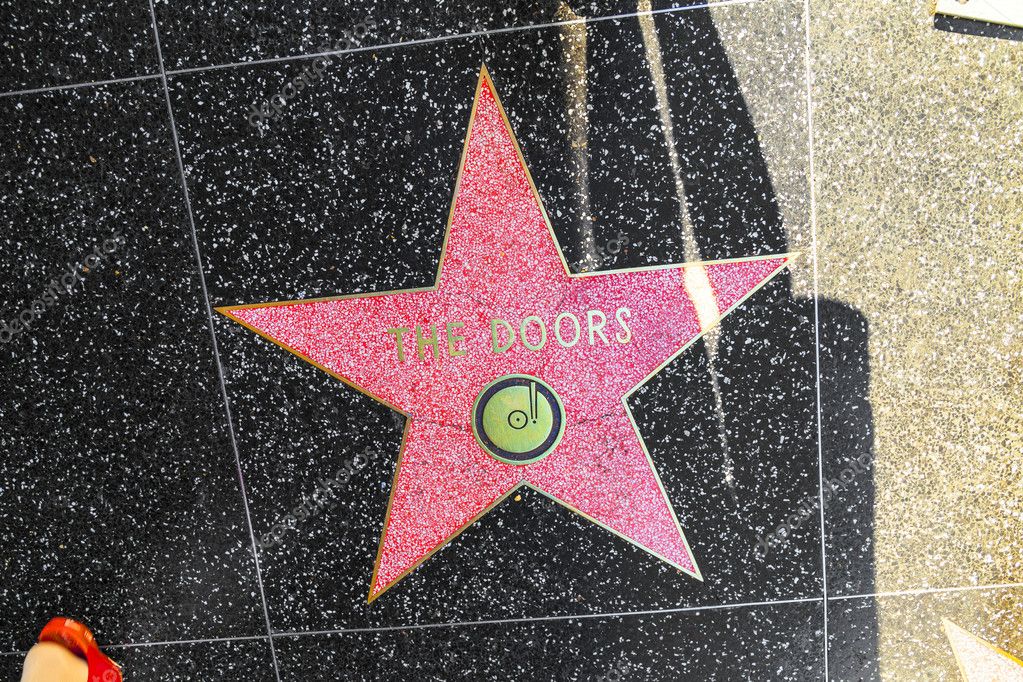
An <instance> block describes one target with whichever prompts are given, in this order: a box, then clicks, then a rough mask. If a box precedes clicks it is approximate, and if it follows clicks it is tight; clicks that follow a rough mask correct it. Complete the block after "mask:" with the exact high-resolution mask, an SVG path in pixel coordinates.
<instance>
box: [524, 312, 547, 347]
mask: <svg viewBox="0 0 1023 682" xmlns="http://www.w3.org/2000/svg"><path fill="white" fill-rule="evenodd" d="M530 322H536V323H537V324H538V325H540V343H539V345H535V346H534V345H533V344H531V343H530V342H529V338H528V337H527V336H526V327H527V326H529V323H530ZM519 333H520V334H521V335H522V345H523V346H525V347H526V348H528V349H529V350H540V349H541V348H543V347H544V345H545V344H546V343H547V325H545V324H544V323H543V320H541V319H540V318H539V317H537V316H536V315H530V316H529V317H527V318H526V319H524V320H522V324H520V325H519Z"/></svg>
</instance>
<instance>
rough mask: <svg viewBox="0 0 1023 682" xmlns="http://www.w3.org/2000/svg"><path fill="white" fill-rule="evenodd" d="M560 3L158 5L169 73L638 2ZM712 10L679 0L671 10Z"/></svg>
mask: <svg viewBox="0 0 1023 682" xmlns="http://www.w3.org/2000/svg"><path fill="white" fill-rule="evenodd" d="M570 4H571V7H570V6H569V4H566V3H562V2H556V1H555V0H539V1H536V2H522V1H518V2H508V3H500V4H495V3H492V2H487V1H486V0H469V1H468V2H460V3H452V4H448V3H436V2H404V3H393V2H386V1H384V2H377V1H374V2H365V3H341V2H336V1H332V2H311V1H310V0H285V1H283V2H278V3H272V4H265V3H254V2H239V1H237V0H231V1H229V2H226V3H220V4H219V5H217V6H215V7H213V6H209V5H208V3H203V2H199V1H198V0H186V1H185V2H181V1H180V0H175V1H174V2H169V1H168V0H157V2H156V11H157V18H158V21H159V25H160V34H161V36H162V37H163V40H164V52H165V55H166V59H167V68H168V69H186V68H196V67H202V66H208V65H211V64H224V63H234V62H246V61H254V60H259V59H272V58H278V57H292V56H299V55H303V54H316V53H318V52H324V51H327V50H332V49H351V48H356V49H357V48H362V47H372V46H375V45H390V44H394V43H407V42H413V41H422V40H428V39H431V38H445V37H450V36H455V35H460V34H466V33H478V32H481V31H494V30H503V29H512V28H516V27H524V26H531V25H537V24H547V23H554V22H566V21H572V20H578V19H582V18H592V17H608V16H614V15H618V14H631V13H634V12H635V11H636V9H637V7H638V5H637V3H636V2H634V1H633V2H629V1H628V0H586V1H585V2H579V3H570ZM697 4H707V3H703V2H696V0H674V1H673V2H670V3H665V5H666V6H667V7H686V6H689V5H697Z"/></svg>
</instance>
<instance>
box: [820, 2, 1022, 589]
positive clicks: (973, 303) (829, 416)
mask: <svg viewBox="0 0 1023 682" xmlns="http://www.w3.org/2000/svg"><path fill="white" fill-rule="evenodd" d="M925 10H926V8H924V7H923V6H920V7H916V8H913V7H911V6H908V5H907V6H905V7H900V8H899V9H898V10H891V13H889V11H888V10H882V9H880V8H876V7H872V6H870V3H843V2H834V3H831V2H823V3H820V4H819V11H820V17H821V18H820V20H819V21H817V22H815V23H813V24H812V26H814V44H815V45H816V46H817V49H816V51H815V52H814V65H815V66H814V68H815V83H816V86H815V91H814V98H815V101H816V103H817V105H816V110H815V126H816V128H815V131H816V137H815V139H816V146H815V150H814V151H815V159H816V172H817V180H816V185H817V187H818V191H819V196H818V197H817V206H818V212H819V217H818V241H819V259H820V292H819V293H820V296H821V297H822V299H837V300H843V301H845V302H847V303H848V304H849V305H851V306H852V307H854V308H855V309H856V310H857V311H859V312H858V319H857V318H852V317H845V318H844V319H842V320H841V321H840V326H841V330H839V329H838V328H835V329H830V330H829V329H828V328H827V327H826V326H824V325H822V328H821V333H822V336H824V335H829V336H832V337H836V340H837V339H838V337H841V339H840V340H841V343H842V344H843V346H844V350H842V351H841V352H843V353H850V352H855V353H856V354H858V355H862V354H863V353H866V357H867V358H868V359H869V364H868V363H866V362H862V361H861V364H860V367H859V368H858V369H855V368H854V367H852V366H850V367H848V368H846V370H844V371H843V370H840V369H839V368H835V369H834V370H833V371H832V372H830V377H829V379H825V376H824V375H822V390H823V391H824V393H823V394H822V404H823V403H824V402H825V401H831V402H832V403H835V404H836V409H835V410H828V411H827V412H826V413H825V420H826V423H827V427H826V428H825V431H826V432H828V431H832V432H835V435H836V436H837V437H838V438H839V439H840V440H841V446H840V447H836V448H832V449H830V453H828V449H826V451H825V452H826V454H830V455H831V457H830V458H829V459H830V460H831V461H829V462H828V463H827V467H826V468H827V469H828V470H829V471H831V472H832V475H834V474H835V473H837V472H838V471H840V470H841V469H842V468H844V467H845V466H846V465H845V464H844V462H845V461H846V460H848V459H849V458H851V457H853V456H858V455H857V453H867V452H870V453H872V454H868V455H867V456H866V459H870V460H873V461H874V464H873V467H872V471H873V476H872V479H873V480H870V479H871V477H857V479H856V480H855V481H854V482H853V486H855V487H856V488H857V489H858V490H859V491H860V492H859V493H858V494H857V495H856V497H858V498H859V499H861V500H862V499H863V498H864V496H872V497H873V498H874V501H873V504H870V505H867V504H861V503H855V504H857V505H859V506H860V507H861V508H860V509H859V510H858V512H856V513H855V514H853V515H852V517H850V514H849V510H848V509H846V508H844V507H843V505H835V506H834V507H833V508H829V513H834V514H835V515H836V517H838V518H841V519H842V520H841V521H840V522H839V524H840V525H844V526H846V527H848V526H849V525H850V524H855V523H858V524H859V529H858V530H853V532H852V533H850V534H844V535H842V536H841V537H838V536H836V537H835V538H834V539H833V542H834V543H835V544H834V549H833V551H831V552H829V556H830V557H833V558H832V562H831V564H830V565H829V569H828V578H829V583H830V585H829V592H830V593H832V594H838V593H844V594H860V593H864V592H871V591H874V590H875V589H876V590H877V591H881V592H887V591H895V590H907V589H920V588H927V587H955V586H961V585H970V584H1004V583H1016V582H1021V581H1023V545H1021V544H1020V543H1019V542H1016V541H1011V540H1010V538H1018V537H1020V536H1021V535H1023V476H1021V474H1020V459H1019V455H1020V452H1021V450H1023V418H1021V415H1023V392H1021V391H1020V387H1021V385H1023V383H1021V382H1023V373H1021V370H1023V340H1021V339H1023V337H1021V320H1023V302H1021V298H1020V296H1019V290H1020V286H1021V281H1023V280H1021V278H1023V251H1021V249H1020V243H1021V238H1023V203H1021V202H1020V200H1019V199H1020V195H1021V191H1023V175H1021V170H1020V169H1021V166H1020V162H1019V160H1020V152H1019V150H1020V144H1019V141H1020V127H1019V121H1020V120H1023V86H1021V83H1020V80H1019V79H1018V78H1016V76H1017V75H1018V73H1019V66H1020V60H1021V58H1023V47H1021V46H1020V45H1019V44H1017V43H1013V42H1008V41H998V40H989V39H985V38H980V37H973V36H960V35H954V34H949V33H943V32H940V31H935V30H933V29H932V28H931V27H930V26H929V23H928V19H929V18H928V16H927V14H926V11H925ZM864 12H866V13H868V15H869V16H871V17H874V19H866V18H865V15H864V14H863V13H864ZM864 22H865V23H864ZM865 25H869V26H870V27H871V28H870V29H864V28H863V27H864V26H865ZM853 26H856V27H858V29H857V30H851V27H853ZM896 27H898V30H897V31H896ZM847 29H849V30H847ZM822 321H823V320H822ZM838 357H839V356H836V355H834V354H833V357H831V358H830V359H828V360H825V358H823V357H822V369H823V368H824V367H826V366H827V363H829V362H831V363H833V362H836V361H837V360H838ZM868 392H869V400H870V403H871V404H872V405H873V408H872V410H871V411H870V412H868V408H867V406H866V405H865V404H864V402H863V401H864V399H865V397H866V396H867V395H868ZM850 393H858V395H848V396H847V397H846V398H844V399H843V398H842V395H843V394H850ZM843 400H847V401H849V403H848V406H847V407H846V408H845V409H840V408H839V407H838V403H841V402H842V401H843ZM868 414H869V417H868ZM867 422H872V423H873V425H872V427H871V428H870V429H869V431H868V430H867V429H866V426H867ZM868 486H869V488H871V490H869V491H868V490H866V487H868ZM868 527H869V528H871V529H872V530H871V531H870V533H869V534H870V535H872V540H871V541H870V542H869V545H870V548H869V550H868V549H867V547H866V544H868V543H866V542H865V541H864V537H863V534H864V532H865V531H864V529H865V528H868ZM871 555H873V557H874V559H873V561H865V560H866V559H869V558H870V556H871ZM865 563H866V564H868V565H869V564H873V565H874V575H873V576H871V575H868V574H867V573H866V572H864V571H863V568H862V567H863V565H864V564H865Z"/></svg>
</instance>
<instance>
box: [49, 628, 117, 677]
mask: <svg viewBox="0 0 1023 682" xmlns="http://www.w3.org/2000/svg"><path fill="white" fill-rule="evenodd" d="M39 641H40V642H53V643H54V644H59V645H60V646H62V647H64V648H65V649H67V650H68V651H70V652H71V653H73V654H75V655H76V656H79V657H80V658H84V659H85V661H86V662H87V663H88V664H89V682H122V679H123V678H122V676H121V668H120V666H118V665H117V664H116V663H114V662H113V661H111V660H110V659H109V658H108V657H107V656H105V655H104V654H103V652H101V651H100V650H99V645H97V644H96V638H95V637H93V636H92V632H91V631H90V630H89V628H87V627H85V626H84V625H82V624H81V623H79V622H77V621H74V620H71V619H70V618H54V619H53V620H51V621H50V622H49V623H47V624H46V627H44V628H43V631H42V632H40V633H39Z"/></svg>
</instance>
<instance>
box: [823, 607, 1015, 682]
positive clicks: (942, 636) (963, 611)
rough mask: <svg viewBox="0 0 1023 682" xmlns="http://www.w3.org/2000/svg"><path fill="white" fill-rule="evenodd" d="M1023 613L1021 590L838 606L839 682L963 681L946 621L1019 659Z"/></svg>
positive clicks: (832, 615)
mask: <svg viewBox="0 0 1023 682" xmlns="http://www.w3.org/2000/svg"><path fill="white" fill-rule="evenodd" d="M1021 609H1023V590H1021V589H1020V588H1018V587H1017V588H1001V589H998V588H995V589H979V590H967V591H961V592H945V593H930V594H909V595H898V596H883V597H878V598H870V597H866V598H860V597H857V598H851V599H840V600H834V601H831V602H830V603H829V604H828V635H829V638H830V649H829V664H830V668H829V669H830V672H831V676H832V678H833V679H839V680H877V679H884V680H890V679H894V680H955V679H961V678H960V677H959V670H958V666H957V665H956V658H955V655H954V654H953V651H952V648H951V647H950V645H949V640H948V636H947V635H946V633H945V629H944V627H943V624H942V620H943V619H948V620H950V621H951V622H953V623H955V624H956V625H957V626H959V627H961V628H964V629H966V630H967V631H968V632H970V633H971V634H973V635H975V636H977V637H980V638H982V639H984V640H986V641H988V642H990V643H991V644H993V645H995V646H997V647H999V648H1001V649H1003V650H1005V651H1008V652H1009V653H1011V654H1014V655H1016V656H1017V657H1018V656H1019V654H1020V653H1021V652H1023V632H1021V631H1020V629H1019V614H1020V611H1021ZM1021 674H1023V670H1021ZM1011 679H1013V680H1014V679H1019V678H1011ZM999 682H1001V680H999Z"/></svg>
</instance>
